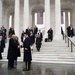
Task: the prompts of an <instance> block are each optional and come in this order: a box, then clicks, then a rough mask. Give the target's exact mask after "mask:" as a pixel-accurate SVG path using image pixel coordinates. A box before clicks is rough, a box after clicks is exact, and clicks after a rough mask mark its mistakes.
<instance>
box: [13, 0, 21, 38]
mask: <svg viewBox="0 0 75 75" xmlns="http://www.w3.org/2000/svg"><path fill="white" fill-rule="evenodd" d="M19 13H20V0H15V11H14V30H15V35H17V36H18V37H19V31H20V30H19V26H20V15H19Z"/></svg>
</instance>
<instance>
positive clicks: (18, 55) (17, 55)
mask: <svg viewBox="0 0 75 75" xmlns="http://www.w3.org/2000/svg"><path fill="white" fill-rule="evenodd" d="M15 40H16V44H17V45H20V44H19V41H18V37H17V36H16V37H15ZM20 56H21V54H20V48H17V49H16V59H15V61H14V65H15V66H16V65H17V58H18V57H20Z"/></svg>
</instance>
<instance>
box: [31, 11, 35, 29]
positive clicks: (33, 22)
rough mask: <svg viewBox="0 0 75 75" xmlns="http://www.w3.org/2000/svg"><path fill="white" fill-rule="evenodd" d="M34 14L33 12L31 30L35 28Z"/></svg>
mask: <svg viewBox="0 0 75 75" xmlns="http://www.w3.org/2000/svg"><path fill="white" fill-rule="evenodd" d="M34 16H35V13H34V12H33V13H32V28H33V29H34V26H35V17H34Z"/></svg>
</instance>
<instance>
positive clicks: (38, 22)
mask: <svg viewBox="0 0 75 75" xmlns="http://www.w3.org/2000/svg"><path fill="white" fill-rule="evenodd" d="M37 24H43V12H38V13H37Z"/></svg>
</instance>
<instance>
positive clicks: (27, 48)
mask: <svg viewBox="0 0 75 75" xmlns="http://www.w3.org/2000/svg"><path fill="white" fill-rule="evenodd" d="M30 45H31V41H30V38H28V37H27V38H26V39H25V40H24V42H23V47H24V61H25V62H30V61H31V60H32V56H31V48H30Z"/></svg>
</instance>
